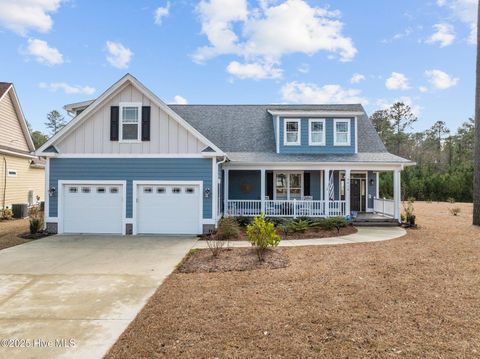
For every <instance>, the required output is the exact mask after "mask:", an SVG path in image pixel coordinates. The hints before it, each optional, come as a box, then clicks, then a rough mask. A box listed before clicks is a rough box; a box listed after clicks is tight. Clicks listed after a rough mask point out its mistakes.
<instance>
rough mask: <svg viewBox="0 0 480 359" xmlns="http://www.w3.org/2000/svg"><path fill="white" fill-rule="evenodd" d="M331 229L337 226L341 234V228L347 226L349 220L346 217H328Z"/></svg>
mask: <svg viewBox="0 0 480 359" xmlns="http://www.w3.org/2000/svg"><path fill="white" fill-rule="evenodd" d="M326 222H327V223H328V226H329V227H330V229H332V228H335V229H336V230H337V234H340V229H341V228H344V227H346V226H347V224H348V221H347V220H346V219H345V218H344V217H329V218H327V219H326Z"/></svg>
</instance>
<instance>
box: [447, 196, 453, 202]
mask: <svg viewBox="0 0 480 359" xmlns="http://www.w3.org/2000/svg"><path fill="white" fill-rule="evenodd" d="M447 202H448V203H455V198H453V197H448V198H447Z"/></svg>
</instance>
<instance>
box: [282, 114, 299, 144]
mask: <svg viewBox="0 0 480 359" xmlns="http://www.w3.org/2000/svg"><path fill="white" fill-rule="evenodd" d="M299 144H300V120H285V145H287V146H289V145H290V146H291V145H299Z"/></svg>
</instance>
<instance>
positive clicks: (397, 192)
mask: <svg viewBox="0 0 480 359" xmlns="http://www.w3.org/2000/svg"><path fill="white" fill-rule="evenodd" d="M400 173H401V171H400V170H395V171H394V172H393V201H394V205H395V210H394V213H395V215H394V218H395V219H397V220H398V221H400V213H401V209H400V201H401V193H402V186H401V177H400Z"/></svg>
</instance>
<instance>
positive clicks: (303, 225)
mask: <svg viewBox="0 0 480 359" xmlns="http://www.w3.org/2000/svg"><path fill="white" fill-rule="evenodd" d="M310 224H311V222H310V221H309V220H307V219H296V220H293V221H291V222H290V223H289V226H290V230H291V231H292V232H294V233H295V232H300V233H305V231H306V230H307V229H309V228H310Z"/></svg>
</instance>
